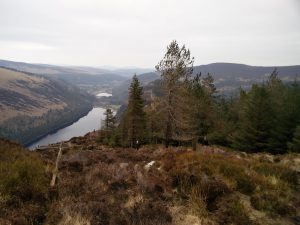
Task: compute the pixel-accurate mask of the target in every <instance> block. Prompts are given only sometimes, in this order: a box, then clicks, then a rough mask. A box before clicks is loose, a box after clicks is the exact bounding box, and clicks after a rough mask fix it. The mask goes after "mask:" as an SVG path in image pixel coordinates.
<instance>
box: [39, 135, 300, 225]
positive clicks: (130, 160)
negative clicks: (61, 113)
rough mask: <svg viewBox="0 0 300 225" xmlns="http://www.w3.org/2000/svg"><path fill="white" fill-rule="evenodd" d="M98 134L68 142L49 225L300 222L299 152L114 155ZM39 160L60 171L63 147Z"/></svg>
mask: <svg viewBox="0 0 300 225" xmlns="http://www.w3.org/2000/svg"><path fill="white" fill-rule="evenodd" d="M97 135H98V134H97V133H90V134H88V135H86V136H85V137H82V138H73V139H71V141H70V142H66V143H65V144H64V150H63V156H62V158H61V161H60V164H59V179H58V183H57V186H56V188H55V190H52V191H53V192H52V199H55V200H53V201H52V203H51V205H50V207H49V212H48V213H47V218H46V220H45V224H140V225H142V224H143V225H145V224H149V225H150V224H181V225H185V224H186V225H187V224H196V225H197V224H286V225H288V224H299V221H300V215H299V210H298V209H299V204H300V196H299V194H300V193H299V172H300V155H299V154H290V155H280V156H272V155H269V154H252V155H248V154H246V153H236V152H231V151H224V150H222V149H219V148H217V147H205V146H199V149H198V151H196V152H194V151H191V150H189V149H186V148H169V149H165V148H164V147H163V146H152V147H151V146H145V147H143V148H141V149H140V150H138V151H136V150H133V149H122V148H115V149H111V148H107V147H105V146H101V145H99V144H98V143H97ZM39 154H40V156H41V158H42V160H43V161H44V163H45V164H46V165H47V168H53V166H54V162H55V158H56V155H57V147H55V145H53V146H51V147H49V148H48V149H46V150H42V151H40V152H39ZM53 196H54V197H53Z"/></svg>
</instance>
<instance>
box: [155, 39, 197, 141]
mask: <svg viewBox="0 0 300 225" xmlns="http://www.w3.org/2000/svg"><path fill="white" fill-rule="evenodd" d="M193 63H194V58H192V57H191V55H190V51H189V50H188V49H186V47H185V46H184V45H183V46H182V47H180V46H179V45H178V43H177V42H176V41H172V42H171V44H170V45H169V46H168V47H167V52H166V54H165V56H164V58H163V59H162V60H161V61H160V62H159V63H158V65H157V66H156V70H157V71H158V72H159V73H160V74H161V79H162V86H163V91H164V93H163V96H162V97H161V99H160V101H159V102H160V103H161V104H158V106H159V112H160V117H161V118H163V119H164V121H165V123H164V126H163V128H162V129H163V133H164V139H165V145H166V147H168V145H169V142H170V141H171V139H174V138H177V139H178V138H183V135H184V134H187V133H186V132H184V131H185V130H186V129H187V128H188V118H187V117H188V116H187V114H186V110H187V107H188V102H187V101H186V96H187V90H188V89H187V86H188V82H189V80H190V77H191V75H192V73H193Z"/></svg>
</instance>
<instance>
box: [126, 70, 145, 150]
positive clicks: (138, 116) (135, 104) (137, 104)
mask: <svg viewBox="0 0 300 225" xmlns="http://www.w3.org/2000/svg"><path fill="white" fill-rule="evenodd" d="M142 96H143V88H142V87H141V86H140V83H139V80H138V78H137V76H136V75H134V76H133V78H132V82H131V85H130V88H129V99H128V108H127V110H126V112H125V114H124V117H123V120H122V122H121V127H122V139H123V143H124V144H125V145H129V146H133V145H134V143H136V141H139V143H143V142H145V141H146V114H145V112H144V109H143V107H144V100H143V98H142Z"/></svg>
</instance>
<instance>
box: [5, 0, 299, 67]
mask: <svg viewBox="0 0 300 225" xmlns="http://www.w3.org/2000/svg"><path fill="white" fill-rule="evenodd" d="M174 39H176V40H177V41H178V42H179V44H185V45H186V46H187V48H189V49H190V50H191V54H192V55H193V56H194V57H195V64H196V65H199V64H208V63H213V62H236V63H245V64H249V65H265V66H274V65H277V66H279V65H295V64H300V0H226V1H225V0H0V59H7V60H14V61H25V62H33V63H48V64H69V65H86V66H101V65H114V66H120V67H122V66H138V67H148V68H153V67H154V66H155V65H156V64H157V62H158V61H159V60H160V59H161V58H162V57H163V54H164V52H165V50H166V46H167V45H168V44H169V43H170V42H171V41H172V40H174Z"/></svg>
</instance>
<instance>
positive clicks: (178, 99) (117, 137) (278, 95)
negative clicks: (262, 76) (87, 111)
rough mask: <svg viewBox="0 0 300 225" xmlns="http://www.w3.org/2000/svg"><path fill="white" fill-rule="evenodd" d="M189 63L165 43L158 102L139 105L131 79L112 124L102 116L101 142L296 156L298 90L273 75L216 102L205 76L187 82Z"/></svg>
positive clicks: (139, 92) (299, 146) (183, 51)
mask: <svg viewBox="0 0 300 225" xmlns="http://www.w3.org/2000/svg"><path fill="white" fill-rule="evenodd" d="M193 63H194V58H193V57H191V54H190V51H189V50H188V49H187V48H186V47H185V46H184V45H183V46H182V47H180V46H179V45H178V43H177V42H176V41H173V42H171V44H170V45H169V46H168V47H167V51H166V53H165V55H164V57H163V59H162V60H161V61H160V62H159V63H158V64H157V66H156V70H157V72H159V74H160V76H161V80H160V82H159V88H160V92H161V93H162V94H161V95H159V96H156V97H154V98H153V99H152V100H151V101H150V103H148V104H145V101H144V99H143V88H142V86H141V85H140V83H139V80H138V77H137V76H136V75H134V76H133V79H132V82H131V85H130V88H129V98H128V107H127V109H126V111H125V113H124V114H123V116H122V118H121V119H120V121H119V123H117V122H116V121H115V118H114V116H113V113H112V111H111V110H110V109H107V111H106V118H105V121H104V126H103V131H105V138H104V139H103V137H102V141H104V142H105V143H107V144H110V145H112V146H124V147H128V146H129V147H134V144H135V143H136V142H137V141H139V143H144V144H146V143H150V144H151V143H164V144H165V146H166V147H168V146H169V145H174V144H175V145H180V144H191V145H193V146H196V144H197V143H199V142H204V141H205V140H208V142H209V143H211V144H218V145H223V146H228V147H232V148H234V149H237V150H242V151H246V152H262V151H264V152H271V153H284V152H287V151H296V152H299V151H300V86H299V83H298V82H297V81H296V80H295V81H294V82H293V83H289V84H285V83H283V82H282V81H281V80H280V79H279V76H278V72H277V70H276V69H275V70H274V71H273V72H272V74H271V75H270V76H269V77H268V78H267V80H266V81H265V82H263V83H261V84H253V85H252V87H251V89H250V90H249V91H245V90H243V89H240V91H239V93H238V94H237V95H236V96H231V98H224V97H222V96H219V95H218V93H217V89H216V87H215V85H214V79H213V76H212V75H211V74H207V75H205V76H202V74H201V73H200V74H197V75H195V76H193Z"/></svg>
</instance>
